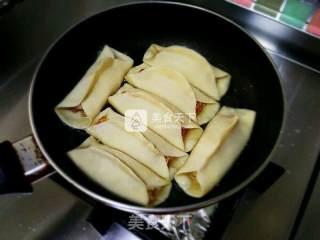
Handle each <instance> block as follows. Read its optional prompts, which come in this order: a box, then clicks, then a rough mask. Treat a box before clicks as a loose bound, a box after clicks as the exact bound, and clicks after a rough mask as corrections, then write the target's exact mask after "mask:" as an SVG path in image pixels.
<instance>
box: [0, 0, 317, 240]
mask: <svg viewBox="0 0 320 240" xmlns="http://www.w3.org/2000/svg"><path fill="white" fill-rule="evenodd" d="M219 1H220V0H219ZM219 1H217V2H219ZM221 1H222V0H221ZM126 2H129V1H110V0H109V1H103V0H93V1H84V0H78V1H67V2H66V1H63V0H47V1H41V0H25V1H23V2H22V3H19V4H18V5H17V6H16V7H15V8H14V9H12V10H11V11H10V12H8V13H6V14H5V15H3V16H1V17H0V52H1V56H2V57H1V58H0V66H1V71H0V114H1V118H0V129H1V135H0V140H1V141H3V140H11V141H16V140H19V139H20V138H23V137H24V136H26V135H28V134H30V133H31V130H30V127H29V122H28V113H27V111H28V110H27V96H28V89H29V84H30V81H31V77H32V74H33V72H34V69H35V67H36V65H37V63H38V61H39V58H40V57H41V55H42V54H43V53H44V51H45V49H46V48H47V47H48V46H49V45H50V44H51V43H52V41H53V40H54V39H55V38H56V37H58V36H59V34H61V33H62V32H63V31H65V30H66V29H67V28H68V27H70V26H71V25H73V24H75V23H76V22H78V21H79V20H81V19H83V18H85V17H87V16H90V15H92V14H94V13H95V12H98V11H101V10H103V9H105V8H108V7H111V6H114V5H115V4H120V3H126ZM185 2H189V3H194V4H196V3H197V4H199V5H201V6H206V7H208V8H211V9H214V10H216V11H218V10H219V11H218V12H219V13H221V14H224V13H225V12H224V11H227V10H228V7H229V6H227V5H224V4H228V3H223V4H220V3H218V4H217V6H220V7H221V6H227V7H226V8H223V7H221V8H219V9H217V6H215V5H214V4H213V3H212V1H185ZM225 15H228V14H227V13H226V14H225ZM259 18H261V19H263V17H262V16H259ZM233 20H235V21H237V19H233ZM267 21H270V20H267ZM239 23H240V22H239ZM240 24H241V23H240ZM243 26H245V27H246V26H247V25H246V24H243ZM247 29H248V30H249V31H250V32H251V33H252V34H253V35H254V36H255V37H256V38H257V39H258V40H259V41H260V42H261V43H262V44H263V45H264V47H266V49H267V50H268V51H269V53H270V55H271V57H272V59H273V61H274V62H275V64H276V66H277V68H278V71H279V73H280V75H281V77H282V80H281V83H282V86H283V89H284V95H285V99H286V107H287V113H286V119H285V128H284V130H283V132H282V133H281V139H280V141H281V143H280V144H279V147H278V148H277V149H276V150H275V152H274V154H273V156H272V162H274V163H276V164H278V165H279V166H281V167H283V168H284V169H285V173H284V174H283V175H282V177H281V178H280V179H279V180H278V181H276V182H275V183H274V184H273V185H272V186H271V187H270V188H269V189H268V190H266V191H265V192H264V193H262V194H259V195H256V194H246V195H245V197H243V198H242V200H241V202H240V203H239V204H238V207H237V208H236V210H235V212H234V216H233V217H232V220H231V221H230V223H229V224H228V226H227V229H226V231H225V232H224V234H223V237H222V238H223V239H246V240H247V239H289V238H291V239H317V237H318V236H319V235H320V232H319V231H320V230H319V228H317V226H316V224H318V219H319V217H320V216H319V215H320V206H319V204H317V202H316V200H315V199H317V197H318V196H319V192H320V180H319V179H318V178H317V176H318V172H319V166H318V165H319V163H318V164H317V157H318V153H319V146H320V121H319V119H320V94H319V93H320V74H319V73H318V72H317V71H314V70H312V69H310V68H309V67H308V66H303V65H301V64H297V63H296V62H297V60H296V59H291V58H290V56H291V55H290V54H288V55H283V54H282V53H283V52H282V51H280V50H279V51H277V48H276V47H274V46H276V44H275V43H273V42H272V41H270V39H266V38H263V37H261V36H262V35H259V34H256V32H255V31H254V30H252V29H253V28H252V27H247ZM270 97H272V96H270ZM310 179H311V183H310ZM57 182H59V183H57ZM61 185H62V186H61ZM34 188H35V191H34V193H33V194H32V195H10V196H5V197H3V196H2V197H1V198H0V209H1V210H0V226H1V230H0V239H35V238H37V239H43V238H45V239H99V238H100V237H99V234H98V232H97V231H96V230H94V229H93V228H92V227H91V226H90V225H89V224H88V223H87V222H86V221H85V219H86V218H87V216H88V214H89V212H90V211H91V210H92V206H91V205H90V204H89V203H88V202H85V201H83V200H82V199H80V198H79V197H77V196H76V195H74V194H73V193H71V192H69V191H67V190H66V189H65V188H64V182H63V181H53V180H52V179H47V180H44V181H42V182H39V183H36V184H35V185H34ZM309 198H310V200H309ZM106 217H107V218H108V219H110V218H111V217H110V215H109V216H106ZM209 239H210V238H209Z"/></svg>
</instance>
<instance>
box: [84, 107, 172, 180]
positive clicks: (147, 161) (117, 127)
mask: <svg viewBox="0 0 320 240" xmlns="http://www.w3.org/2000/svg"><path fill="white" fill-rule="evenodd" d="M112 113H114V112H113V111H112V110H111V109H110V108H107V109H105V110H104V111H102V112H101V113H100V114H99V115H98V116H97V117H96V119H95V120H94V122H93V125H92V126H90V127H89V128H87V129H86V131H87V132H88V133H89V134H90V135H91V136H93V137H95V138H96V139H98V140H99V141H100V142H102V143H103V144H105V145H108V146H110V147H112V148H115V149H117V150H119V151H121V152H123V153H126V154H127V155H129V156H131V157H132V158H134V159H136V160H137V161H139V162H140V163H142V164H143V165H145V166H146V167H148V168H150V169H151V170H152V171H154V172H155V173H157V174H158V175H159V176H161V177H163V178H164V179H169V169H168V166H167V163H166V159H165V158H164V156H163V155H162V154H161V153H160V152H159V150H157V149H156V148H155V147H154V145H153V144H152V143H151V142H150V141H149V140H147V139H146V138H145V137H144V136H143V135H142V134H141V133H140V132H128V131H127V130H126V129H125V126H124V124H123V122H122V121H119V119H117V118H114V117H113V114H112Z"/></svg>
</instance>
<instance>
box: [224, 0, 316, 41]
mask: <svg viewBox="0 0 320 240" xmlns="http://www.w3.org/2000/svg"><path fill="white" fill-rule="evenodd" d="M227 1H228V2H231V3H235V4H237V5H239V6H242V7H245V8H247V9H250V10H251V11H255V12H257V13H260V14H264V15H267V16H269V17H271V18H274V19H276V20H277V21H280V22H283V23H285V24H288V25H290V26H292V27H295V28H298V29H300V30H302V31H305V32H308V33H310V34H311V35H313V36H315V37H318V38H320V0H227Z"/></svg>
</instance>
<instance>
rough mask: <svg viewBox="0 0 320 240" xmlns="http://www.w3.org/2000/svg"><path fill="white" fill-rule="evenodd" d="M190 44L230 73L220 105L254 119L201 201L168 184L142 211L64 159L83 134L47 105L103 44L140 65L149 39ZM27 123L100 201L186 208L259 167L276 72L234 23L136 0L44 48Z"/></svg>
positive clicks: (271, 118)
mask: <svg viewBox="0 0 320 240" xmlns="http://www.w3.org/2000/svg"><path fill="white" fill-rule="evenodd" d="M152 43H157V44H160V45H164V46H166V45H172V44H179V45H184V46H187V47H189V48H192V49H194V50H196V51H198V52H199V53H201V54H202V55H203V56H205V57H206V58H207V59H208V60H209V62H210V63H212V64H214V65H216V66H218V67H220V68H222V69H223V70H225V71H227V72H229V73H230V74H231V75H232V80H231V87H230V90H229V91H228V93H227V95H226V96H225V97H224V98H223V99H222V105H227V106H231V107H241V108H249V109H253V110H255V111H256V112H257V118H256V122H255V126H254V130H253V133H252V136H251V138H250V141H249V143H248V144H247V146H246V148H245V150H244V151H243V152H242V154H241V156H240V157H239V158H238V159H237V161H236V163H235V164H234V166H233V167H232V169H231V170H230V171H229V172H228V174H227V175H226V176H225V177H224V178H223V180H222V181H221V182H220V184H219V185H218V186H217V187H216V188H214V189H213V190H212V191H211V192H210V193H209V194H207V195H206V196H205V197H203V198H191V197H189V196H187V195H186V194H185V193H184V192H182V191H181V190H180V189H179V188H178V187H177V186H176V185H174V187H173V189H172V191H171V194H170V197H169V198H168V200H166V201H165V202H164V203H163V204H161V205H159V206H157V207H154V208H145V207H141V206H138V205H135V204H132V203H130V202H127V201H125V200H123V199H120V198H118V197H116V196H115V195H113V194H111V193H110V192H108V191H107V190H105V189H103V188H101V187H99V186H98V185H97V184H95V183H94V182H93V181H91V180H90V179H89V178H88V177H87V176H86V175H84V174H83V173H82V172H81V171H80V170H79V169H78V168H77V167H76V166H75V165H74V164H73V163H72V162H71V161H70V159H69V158H68V157H67V155H66V152H67V151H69V150H71V149H73V148H75V147H77V146H78V145H79V144H80V143H81V142H82V141H83V140H84V139H85V138H86V137H87V134H86V133H85V132H84V131H79V130H75V129H72V128H70V127H68V126H66V125H64V124H63V123H62V122H61V121H60V120H59V119H58V117H57V116H56V114H55V112H54V107H55V106H56V105H57V103H59V102H60V101H61V99H63V97H65V96H66V95H67V93H68V92H69V91H70V90H71V89H72V88H73V87H74V86H75V84H76V83H77V82H78V81H79V80H80V78H81V77H82V76H83V74H84V73H85V72H86V70H87V69H88V67H89V66H90V65H91V64H92V62H94V60H95V58H96V56H97V54H98V52H99V51H100V50H101V49H102V47H103V46H104V45H105V44H108V45H110V46H112V47H113V48H115V49H117V50H119V51H121V52H124V53H126V54H127V55H129V56H130V57H132V58H133V59H134V60H135V65H137V64H140V63H141V60H142V56H143V54H144V52H145V50H146V49H147V48H148V47H149V45H150V44H152ZM29 110H30V121H31V125H32V130H33V133H34V136H35V138H36V141H37V144H38V145H39V147H40V149H41V151H42V153H43V154H44V156H45V157H46V158H47V160H48V161H49V163H50V164H51V165H52V166H53V167H54V168H55V170H56V171H57V172H58V173H60V174H61V175H62V176H63V177H64V178H65V179H66V180H68V181H69V182H70V183H72V184H73V185H74V186H75V187H77V188H78V189H80V190H81V191H83V192H85V193H86V194H88V195H90V196H91V197H92V198H94V199H96V200H98V201H101V202H103V203H105V204H106V205H109V206H112V207H115V208H118V209H122V210H125V211H132V212H153V213H169V212H182V211H190V210H194V209H198V208H202V207H206V206H208V205H210V204H213V203H216V202H218V201H220V200H222V199H224V198H226V197H228V196H230V195H231V194H233V193H235V192H237V191H239V190H240V189H242V188H243V187H245V186H246V185H247V184H248V183H249V182H250V181H252V180H253V179H254V178H255V177H256V176H257V175H258V174H259V173H260V172H261V171H262V169H263V168H264V167H265V166H266V164H267V162H268V157H269V156H270V154H271V153H272V150H273V148H274V147H275V146H276V142H277V139H278V136H279V133H280V130H281V127H282V122H283V115H284V101H283V96H282V90H281V85H280V81H279V76H278V75H277V72H276V70H275V67H274V65H273V64H272V62H271V60H270V58H269V57H268V55H267V54H266V53H265V52H264V50H263V49H262V48H261V46H260V45H259V44H258V43H257V42H256V41H255V40H254V39H253V38H251V37H250V36H249V35H248V34H247V33H246V32H245V31H244V30H243V29H241V28H240V27H239V26H237V25H236V24H234V23H232V22H231V21H229V20H227V19H226V18H224V17H222V16H219V15H218V14H215V13H213V12H210V11H208V10H205V9H202V8H198V7H194V6H189V5H184V4H180V3H179V4H178V3H165V2H151V3H136V4H130V5H124V6H120V7H116V8H113V9H109V10H106V11H104V12H101V13H99V14H97V15H94V16H92V17H90V18H88V19H86V20H84V21H82V22H80V23H79V24H77V25H75V26H74V27H72V28H71V29H69V30H68V31H66V32H65V33H64V34H63V35H62V37H60V38H59V39H58V40H57V41H56V42H55V43H54V44H53V45H52V46H51V48H50V49H49V50H48V51H47V53H46V54H45V56H44V58H43V59H42V61H41V63H40V65H39V67H38V69H37V71H36V73H35V75H34V79H33V83H32V87H31V91H30V109H29Z"/></svg>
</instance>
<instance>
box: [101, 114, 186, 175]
mask: <svg viewBox="0 0 320 240" xmlns="http://www.w3.org/2000/svg"><path fill="white" fill-rule="evenodd" d="M107 118H108V119H111V120H113V121H117V122H118V123H121V124H122V125H123V126H125V121H130V119H127V118H126V117H124V116H122V115H120V114H118V113H116V112H114V111H113V110H111V109H110V108H109V109H108V110H106V111H102V112H101V113H100V114H99V115H98V117H97V121H98V122H99V121H100V122H102V121H103V120H104V119H107ZM101 119H102V120H101ZM141 133H142V135H143V136H144V137H145V138H146V139H147V140H149V141H150V142H151V143H152V144H153V145H154V147H155V148H156V149H157V150H158V151H159V152H160V153H161V154H162V155H163V156H164V157H165V159H166V162H167V166H168V168H169V176H170V177H169V178H170V179H173V177H174V174H175V173H176V172H177V171H178V170H179V169H180V167H182V165H183V164H184V163H185V161H186V159H187V158H188V156H189V155H188V154H187V153H185V152H183V151H181V150H179V149H177V148H176V147H174V146H173V145H171V144H170V143H168V142H167V141H165V140H164V139H163V138H161V137H160V136H159V135H158V134H156V133H155V132H153V131H152V130H150V129H148V128H146V129H145V131H142V132H141Z"/></svg>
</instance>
